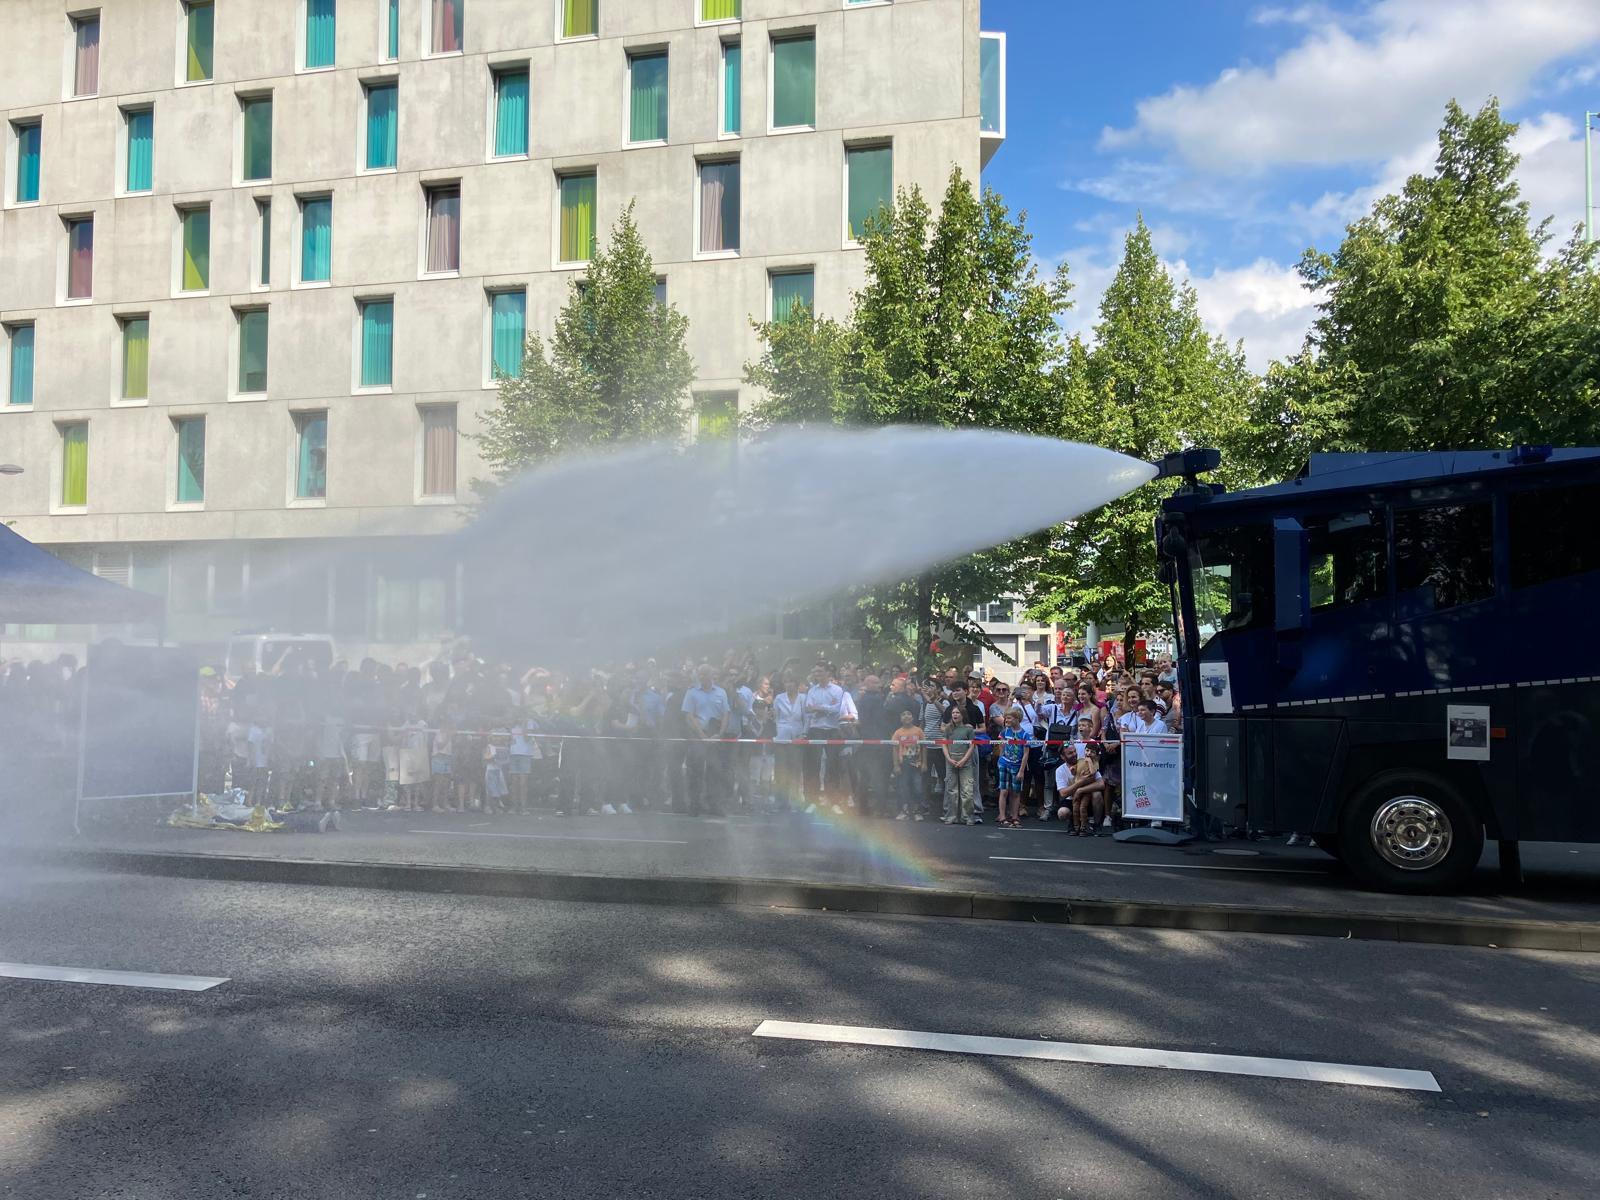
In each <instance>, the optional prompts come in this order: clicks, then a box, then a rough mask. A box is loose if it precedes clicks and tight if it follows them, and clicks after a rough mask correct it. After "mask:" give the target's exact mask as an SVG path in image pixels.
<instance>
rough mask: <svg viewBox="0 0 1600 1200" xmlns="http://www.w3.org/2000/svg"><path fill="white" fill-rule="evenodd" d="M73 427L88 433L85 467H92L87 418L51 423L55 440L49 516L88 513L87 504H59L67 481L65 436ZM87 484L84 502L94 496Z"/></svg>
mask: <svg viewBox="0 0 1600 1200" xmlns="http://www.w3.org/2000/svg"><path fill="white" fill-rule="evenodd" d="M73 425H82V426H84V427H85V428H86V429H88V431H89V432H88V440H89V453H88V462H87V464H86V466H87V467H88V468H90V469H92V468H93V467H94V429H93V425H92V422H91V421H90V419H89V418H88V417H63V418H62V419H60V420H58V421H55V422H53V428H54V429H55V439H54V450H53V451H52V453H51V455H50V515H51V516H58V515H59V516H72V515H75V514H77V513H86V512H88V511H89V505H88V504H87V503H84V504H63V503H62V502H61V489H62V488H63V487H64V486H65V485H66V482H67V480H66V473H67V464H66V457H67V447H66V435H67V429H68V427H70V426H73ZM89 482H90V481H89V480H88V479H85V480H84V485H85V486H84V499H85V500H86V501H87V500H88V498H89V497H90V496H92V495H94V488H92V487H90V486H88V484H89Z"/></svg>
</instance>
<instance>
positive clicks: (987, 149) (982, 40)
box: [978, 33, 1006, 167]
mask: <svg viewBox="0 0 1600 1200" xmlns="http://www.w3.org/2000/svg"><path fill="white" fill-rule="evenodd" d="M978 47H979V52H978V66H979V78H980V80H981V82H980V85H979V93H980V102H979V110H978V112H979V116H978V130H979V133H980V136H981V137H982V141H983V150H982V154H983V158H982V162H983V165H984V166H986V167H987V166H988V165H989V160H990V159H991V158H993V157H994V155H995V151H996V150H998V149H1000V147H1001V145H1002V144H1003V143H1004V142H1005V140H1006V35H1005V34H1003V33H980V34H978Z"/></svg>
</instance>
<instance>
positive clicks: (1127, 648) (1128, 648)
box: [1122, 617, 1139, 669]
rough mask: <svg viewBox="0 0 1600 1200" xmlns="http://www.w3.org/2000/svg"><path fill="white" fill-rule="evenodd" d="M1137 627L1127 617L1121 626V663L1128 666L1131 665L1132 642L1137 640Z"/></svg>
mask: <svg viewBox="0 0 1600 1200" xmlns="http://www.w3.org/2000/svg"><path fill="white" fill-rule="evenodd" d="M1138 633H1139V628H1138V626H1137V625H1135V624H1134V623H1133V618H1132V617H1129V618H1128V619H1127V620H1126V621H1125V622H1124V623H1123V626H1122V665H1123V666H1125V667H1128V668H1130V669H1131V668H1132V666H1133V643H1134V642H1136V641H1137V640H1138Z"/></svg>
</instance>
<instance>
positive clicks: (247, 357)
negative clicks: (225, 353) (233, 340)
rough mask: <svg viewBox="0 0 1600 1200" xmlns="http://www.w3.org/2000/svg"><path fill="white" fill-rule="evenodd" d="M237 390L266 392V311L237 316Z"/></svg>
mask: <svg viewBox="0 0 1600 1200" xmlns="http://www.w3.org/2000/svg"><path fill="white" fill-rule="evenodd" d="M239 390H240V391H241V392H264V391H266V390H267V310H266V309H264V308H260V309H253V310H252V311H250V312H245V313H240V314H239Z"/></svg>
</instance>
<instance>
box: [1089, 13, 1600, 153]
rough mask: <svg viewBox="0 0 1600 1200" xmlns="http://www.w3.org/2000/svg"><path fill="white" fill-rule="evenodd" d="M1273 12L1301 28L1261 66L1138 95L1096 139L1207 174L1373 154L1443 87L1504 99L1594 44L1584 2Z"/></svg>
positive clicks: (1395, 144)
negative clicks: (1151, 152)
mask: <svg viewBox="0 0 1600 1200" xmlns="http://www.w3.org/2000/svg"><path fill="white" fill-rule="evenodd" d="M1260 16H1261V14H1258V19H1260ZM1273 16H1274V19H1288V18H1290V17H1294V18H1303V19H1304V20H1307V21H1310V22H1311V24H1310V25H1309V26H1308V29H1307V33H1306V36H1305V38H1304V39H1303V40H1302V41H1301V42H1300V43H1299V44H1298V45H1296V46H1294V47H1293V48H1292V49H1290V50H1288V51H1286V52H1285V53H1284V54H1282V55H1281V56H1280V57H1279V58H1278V59H1277V60H1276V61H1275V62H1273V63H1272V64H1271V65H1270V66H1262V67H1257V66H1244V67H1231V68H1229V69H1228V70H1226V71H1224V72H1222V74H1221V75H1220V76H1218V77H1217V79H1216V80H1214V81H1213V82H1211V83H1209V84H1207V85H1205V86H1203V87H1192V86H1180V87H1175V88H1173V89H1172V90H1171V91H1169V92H1167V93H1166V94H1164V95H1161V96H1154V97H1150V98H1148V99H1146V100H1143V101H1140V103H1139V104H1138V106H1137V112H1138V119H1137V122H1136V123H1135V125H1134V126H1133V127H1132V128H1128V129H1110V128H1108V129H1107V130H1105V132H1104V133H1103V134H1102V138H1101V144H1102V147H1104V148H1118V147H1125V146H1130V145H1134V144H1138V143H1153V144H1156V145H1163V146H1167V147H1170V148H1171V149H1172V150H1173V152H1174V153H1176V154H1177V155H1178V156H1179V157H1181V158H1182V159H1184V160H1186V161H1187V162H1189V163H1190V164H1192V165H1194V166H1196V167H1199V168H1201V169H1203V170H1206V171H1214V172H1227V171H1238V170H1255V169H1261V168H1265V167H1268V166H1272V165H1276V164H1305V165H1319V166H1329V165H1335V164H1341V163H1353V162H1382V161H1385V160H1387V159H1390V158H1393V157H1394V156H1397V155H1403V154H1405V153H1407V152H1408V151H1409V150H1410V149H1411V147H1413V146H1414V145H1415V144H1416V143H1417V141H1418V139H1419V138H1420V137H1422V136H1423V135H1425V134H1426V132H1427V131H1428V130H1430V129H1435V128H1437V126H1438V122H1439V117H1440V114H1441V112H1442V110H1443V106H1444V102H1445V101H1446V100H1447V99H1448V98H1450V97H1451V96H1457V97H1459V98H1460V99H1461V100H1462V101H1463V103H1464V104H1465V105H1466V106H1467V107H1469V108H1470V107H1475V106H1476V105H1477V104H1478V103H1479V102H1481V101H1482V100H1483V99H1484V98H1485V97H1486V96H1488V95H1489V94H1495V95H1498V96H1500V97H1501V98H1502V100H1503V101H1505V102H1506V103H1508V104H1510V103H1515V102H1516V101H1517V100H1518V99H1520V98H1522V97H1524V96H1526V95H1527V94H1528V92H1529V90H1530V87H1531V85H1532V84H1533V83H1534V81H1535V79H1536V78H1537V77H1538V75H1539V74H1540V72H1541V71H1542V70H1543V69H1544V68H1545V67H1547V66H1548V65H1550V64H1552V63H1556V62H1559V61H1560V60H1563V59H1566V58H1569V57H1571V56H1574V55H1577V54H1579V53H1581V52H1583V51H1585V50H1586V49H1588V48H1589V47H1591V46H1593V45H1595V44H1597V43H1600V4H1596V3H1595V2H1594V0H1376V2H1375V3H1374V4H1373V5H1372V6H1371V7H1370V8H1369V9H1367V10H1365V11H1364V12H1363V13H1362V14H1360V15H1359V16H1358V17H1356V18H1353V19H1352V18H1348V17H1346V18H1335V17H1331V16H1326V15H1323V14H1321V13H1320V12H1318V11H1317V10H1316V9H1315V8H1314V6H1313V7H1307V8H1304V9H1301V10H1295V11H1292V12H1290V11H1284V10H1274V11H1273Z"/></svg>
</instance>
